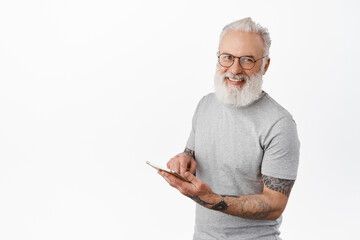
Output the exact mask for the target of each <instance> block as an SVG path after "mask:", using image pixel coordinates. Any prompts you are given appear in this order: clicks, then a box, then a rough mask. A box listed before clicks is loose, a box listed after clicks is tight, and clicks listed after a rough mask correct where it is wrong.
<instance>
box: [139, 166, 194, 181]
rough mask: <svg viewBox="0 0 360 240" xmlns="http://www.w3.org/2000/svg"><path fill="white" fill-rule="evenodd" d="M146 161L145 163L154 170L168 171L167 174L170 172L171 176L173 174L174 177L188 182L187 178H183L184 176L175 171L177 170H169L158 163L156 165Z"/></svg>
mask: <svg viewBox="0 0 360 240" xmlns="http://www.w3.org/2000/svg"><path fill="white" fill-rule="evenodd" d="M146 163H147V164H148V165H149V166H151V167H153V168H155V169H156V170H161V171H165V172H167V173H169V174H171V175H173V176H175V177H177V178H180V179H181V180H183V181H185V182H188V183H189V182H190V181H189V180H187V179H186V178H184V177H183V176H181V175H180V174H179V173H177V172H175V171H173V170H170V169H167V168H164V167H161V166H159V165H157V164H155V163H151V162H149V161H146Z"/></svg>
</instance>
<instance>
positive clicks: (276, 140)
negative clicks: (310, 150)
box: [261, 117, 300, 180]
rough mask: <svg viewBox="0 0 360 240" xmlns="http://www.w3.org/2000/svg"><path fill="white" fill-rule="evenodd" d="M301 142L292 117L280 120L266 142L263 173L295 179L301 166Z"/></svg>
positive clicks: (262, 166)
mask: <svg viewBox="0 0 360 240" xmlns="http://www.w3.org/2000/svg"><path fill="white" fill-rule="evenodd" d="M299 155H300V142H299V138H298V134H297V127H296V123H295V121H294V120H293V119H292V118H291V117H284V118H281V119H280V120H278V121H277V122H276V123H275V124H274V125H273V126H272V128H271V129H270V131H269V133H268V135H267V137H266V138H265V143H264V155H263V161H262V165H261V173H262V174H263V175H266V176H270V177H276V178H282V179H288V180H295V179H296V176H297V170H298V166H299Z"/></svg>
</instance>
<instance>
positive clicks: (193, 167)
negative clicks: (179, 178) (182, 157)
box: [189, 161, 197, 174]
mask: <svg viewBox="0 0 360 240" xmlns="http://www.w3.org/2000/svg"><path fill="white" fill-rule="evenodd" d="M196 166H197V163H196V162H195V161H191V164H190V169H189V172H190V173H191V174H195V171H196Z"/></svg>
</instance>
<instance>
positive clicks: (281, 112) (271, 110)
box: [260, 93, 292, 118]
mask: <svg viewBox="0 0 360 240" xmlns="http://www.w3.org/2000/svg"><path fill="white" fill-rule="evenodd" d="M260 107H261V108H262V112H263V113H264V114H269V115H272V116H277V117H278V118H284V117H288V118H292V115H291V114H290V112H289V111H288V110H286V109H285V108H284V107H283V106H282V105H280V104H279V103H278V102H277V101H276V100H274V99H273V98H272V97H270V95H269V94H268V93H265V95H264V97H263V101H262V104H261V105H260Z"/></svg>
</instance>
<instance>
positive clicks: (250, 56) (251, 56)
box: [242, 55, 255, 59]
mask: <svg viewBox="0 0 360 240" xmlns="http://www.w3.org/2000/svg"><path fill="white" fill-rule="evenodd" d="M242 57H249V58H254V59H255V57H254V56H253V55H246V56H242Z"/></svg>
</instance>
